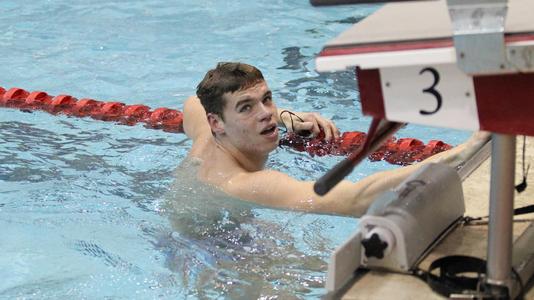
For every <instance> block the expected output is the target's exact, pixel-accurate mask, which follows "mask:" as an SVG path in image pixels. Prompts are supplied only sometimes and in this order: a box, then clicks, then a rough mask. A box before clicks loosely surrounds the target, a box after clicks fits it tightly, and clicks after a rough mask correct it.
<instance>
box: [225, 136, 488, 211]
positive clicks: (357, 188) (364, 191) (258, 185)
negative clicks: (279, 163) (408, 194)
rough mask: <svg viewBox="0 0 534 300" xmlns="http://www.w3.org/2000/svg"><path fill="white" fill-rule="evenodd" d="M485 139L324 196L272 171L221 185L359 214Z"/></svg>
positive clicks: (298, 205) (256, 197)
mask: <svg viewBox="0 0 534 300" xmlns="http://www.w3.org/2000/svg"><path fill="white" fill-rule="evenodd" d="M488 139H489V134H488V133H484V132H479V133H476V134H474V135H473V136H472V137H471V138H470V139H469V140H468V141H467V142H466V143H464V144H461V145H459V146H457V147H455V148H453V149H451V150H448V151H445V152H441V153H439V154H436V155H434V156H432V157H430V158H428V159H426V160H425V161H423V162H421V163H418V164H416V165H411V166H407V167H400V168H398V169H394V170H389V171H383V172H378V173H375V174H373V175H371V176H368V177H366V178H364V179H362V180H360V181H358V182H356V183H352V182H350V181H346V180H345V181H342V182H340V183H339V184H338V185H336V186H335V187H334V188H333V189H332V190H331V191H330V192H329V193H328V194H326V195H325V196H319V195H317V194H315V192H314V191H313V184H314V182H312V181H299V180H296V179H294V178H291V177H290V176H288V175H286V174H283V173H280V172H277V171H271V170H268V171H258V172H253V173H241V174H238V175H236V176H234V177H233V178H232V179H231V180H229V181H228V182H227V183H226V184H225V185H223V186H222V188H223V190H224V191H225V192H226V193H228V194H230V195H232V196H235V197H238V198H241V199H244V200H248V201H252V202H256V203H259V204H262V205H267V206H272V207H279V208H285V209H294V210H303V211H308V212H318V213H328V214H339V215H350V216H361V215H363V214H365V212H366V211H367V208H368V207H369V205H371V203H372V202H373V201H374V200H375V199H376V198H377V197H378V196H379V195H380V194H381V193H383V192H384V191H386V190H389V189H392V188H394V187H396V186H397V185H399V184H400V183H401V182H402V181H403V180H405V179H406V178H407V177H408V176H410V174H412V173H413V172H414V171H415V170H416V169H418V168H420V167H421V166H422V165H425V164H427V163H431V162H440V163H445V164H448V165H451V166H453V167H456V166H457V165H458V164H459V163H461V162H462V161H464V160H466V159H468V158H469V157H471V156H472V155H474V154H475V153H476V151H478V149H480V148H481V147H482V146H483V145H484V144H485V142H486V141H487V140H488Z"/></svg>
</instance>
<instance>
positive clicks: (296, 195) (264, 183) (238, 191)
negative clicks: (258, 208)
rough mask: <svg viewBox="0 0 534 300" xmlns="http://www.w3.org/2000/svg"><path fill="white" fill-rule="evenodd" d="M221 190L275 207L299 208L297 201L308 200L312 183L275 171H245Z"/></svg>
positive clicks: (236, 173) (226, 183) (232, 177)
mask: <svg viewBox="0 0 534 300" xmlns="http://www.w3.org/2000/svg"><path fill="white" fill-rule="evenodd" d="M221 188H222V189H223V190H224V191H225V192H226V193H227V194H230V195H232V196H234V197H237V198H240V199H244V200H248V201H252V202H256V203H259V204H263V205H269V206H275V207H285V208H297V207H296V206H298V205H295V199H301V200H302V201H305V200H306V199H308V198H309V197H310V196H311V195H309V194H310V192H311V191H312V182H305V181H299V180H296V179H294V178H292V177H291V176H289V175H287V174H284V173H281V172H278V171H275V170H260V171H255V172H247V171H244V170H243V171H241V172H235V173H234V174H233V175H232V176H231V177H230V178H229V179H228V180H227V181H226V182H224V184H223V185H222V186H221Z"/></svg>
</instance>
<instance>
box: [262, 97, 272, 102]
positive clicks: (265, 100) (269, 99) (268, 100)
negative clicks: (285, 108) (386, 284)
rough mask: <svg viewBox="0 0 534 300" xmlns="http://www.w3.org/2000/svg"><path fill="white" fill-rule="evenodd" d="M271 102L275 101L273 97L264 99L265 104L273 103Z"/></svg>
mask: <svg viewBox="0 0 534 300" xmlns="http://www.w3.org/2000/svg"><path fill="white" fill-rule="evenodd" d="M271 101H273V98H272V97H271V96H268V97H265V98H263V103H268V102H271Z"/></svg>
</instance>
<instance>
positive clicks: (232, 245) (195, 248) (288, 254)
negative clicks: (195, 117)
mask: <svg viewBox="0 0 534 300" xmlns="http://www.w3.org/2000/svg"><path fill="white" fill-rule="evenodd" d="M198 163H199V162H198V161H192V160H188V161H185V162H184V163H183V164H182V165H180V166H179V167H178V169H177V171H176V181H175V183H174V185H173V188H172V189H171V192H170V193H169V194H168V197H167V199H166V203H165V207H166V209H165V210H166V213H167V215H168V217H169V219H170V220H171V224H172V227H173V230H174V231H173V232H172V233H169V235H168V236H167V237H166V238H163V239H161V241H160V243H159V245H158V247H159V248H160V250H161V251H164V252H165V253H166V265H167V267H168V268H169V269H171V270H172V271H173V272H178V273H181V276H180V277H181V278H182V279H183V281H184V282H183V283H182V286H183V287H184V289H186V290H187V292H188V293H189V294H191V295H195V296H198V297H201V298H203V297H210V298H211V297H214V296H224V297H226V298H229V299H238V298H245V297H246V298H248V299H255V298H265V299H271V297H280V298H281V299H299V298H302V297H304V296H307V297H310V296H319V295H320V294H321V292H322V291H324V290H322V288H323V287H324V280H325V278H324V274H325V271H326V262H325V257H324V253H329V251H327V249H330V243H331V241H330V240H328V239H321V235H320V233H319V232H317V233H318V235H317V236H315V237H314V238H312V239H309V236H308V235H307V234H303V237H304V238H302V239H299V238H298V236H299V235H302V232H298V233H296V234H295V232H292V231H294V230H295V228H298V227H297V226H296V225H297V224H295V221H296V222H298V220H299V218H298V216H299V215H302V213H296V212H284V214H290V215H292V216H291V217H289V218H288V219H287V221H285V222H284V220H280V219H277V218H272V216H266V214H269V211H270V212H271V213H273V212H274V213H275V214H276V213H277V212H276V211H275V210H271V209H267V208H264V207H261V206H258V205H256V204H251V203H248V202H244V201H240V200H238V199H233V198H230V197H228V196H227V195H225V194H223V193H222V192H221V191H219V190H217V189H216V188H215V187H213V186H210V185H206V184H203V183H201V182H199V181H198V180H197V179H196V176H195V172H196V166H197V165H198ZM264 212H265V214H264ZM295 216H296V218H295ZM280 221H282V222H280ZM291 223H293V224H291ZM311 226H314V225H311ZM319 226H320V225H319ZM316 227H318V226H316ZM315 229H319V228H315ZM297 230H298V231H301V230H306V227H300V229H297ZM314 235H315V233H314ZM301 240H302V241H301ZM330 250H331V249H330ZM304 251H305V252H304Z"/></svg>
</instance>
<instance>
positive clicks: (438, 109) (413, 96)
mask: <svg viewBox="0 0 534 300" xmlns="http://www.w3.org/2000/svg"><path fill="white" fill-rule="evenodd" d="M380 79H381V85H382V92H383V96H384V109H385V114H386V119H388V120H391V121H398V122H410V123H417V124H423V125H431V126H440V127H449V128H456V129H466V130H478V129H479V121H478V112H477V105H476V95H475V89H474V85H473V79H472V77H470V76H467V75H466V74H464V73H463V72H462V71H460V69H458V67H457V66H456V64H443V65H433V66H431V65H427V66H409V67H396V68H382V69H380Z"/></svg>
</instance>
